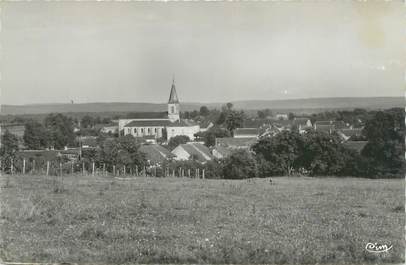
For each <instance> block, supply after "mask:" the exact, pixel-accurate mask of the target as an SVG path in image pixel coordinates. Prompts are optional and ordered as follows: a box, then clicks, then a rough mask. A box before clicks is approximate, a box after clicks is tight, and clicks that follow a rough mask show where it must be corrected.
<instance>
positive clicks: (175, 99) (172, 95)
mask: <svg viewBox="0 0 406 265" xmlns="http://www.w3.org/2000/svg"><path fill="white" fill-rule="evenodd" d="M173 103H179V99H178V95H177V94H176V87H175V78H173V79H172V87H171V93H170V94H169V100H168V104H173Z"/></svg>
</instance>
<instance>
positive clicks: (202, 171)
mask: <svg viewBox="0 0 406 265" xmlns="http://www.w3.org/2000/svg"><path fill="white" fill-rule="evenodd" d="M202 178H203V179H205V176H204V168H203V169H202Z"/></svg>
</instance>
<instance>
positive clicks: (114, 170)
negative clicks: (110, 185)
mask: <svg viewBox="0 0 406 265" xmlns="http://www.w3.org/2000/svg"><path fill="white" fill-rule="evenodd" d="M115 175H116V166H115V165H113V176H115Z"/></svg>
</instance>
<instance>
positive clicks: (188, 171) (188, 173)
mask: <svg viewBox="0 0 406 265" xmlns="http://www.w3.org/2000/svg"><path fill="white" fill-rule="evenodd" d="M187 175H188V177H189V178H190V168H188V170H187Z"/></svg>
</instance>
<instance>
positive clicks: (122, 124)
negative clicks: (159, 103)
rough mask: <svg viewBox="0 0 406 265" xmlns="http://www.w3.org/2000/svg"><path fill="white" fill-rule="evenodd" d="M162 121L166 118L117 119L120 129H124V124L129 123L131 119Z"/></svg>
mask: <svg viewBox="0 0 406 265" xmlns="http://www.w3.org/2000/svg"><path fill="white" fill-rule="evenodd" d="M151 120H153V121H162V122H167V121H168V119H119V120H118V130H119V131H121V130H122V129H124V126H126V125H127V124H129V123H130V122H132V121H151Z"/></svg>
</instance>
